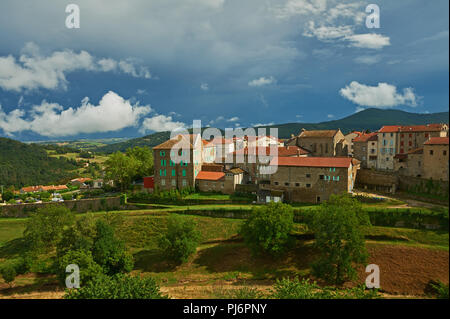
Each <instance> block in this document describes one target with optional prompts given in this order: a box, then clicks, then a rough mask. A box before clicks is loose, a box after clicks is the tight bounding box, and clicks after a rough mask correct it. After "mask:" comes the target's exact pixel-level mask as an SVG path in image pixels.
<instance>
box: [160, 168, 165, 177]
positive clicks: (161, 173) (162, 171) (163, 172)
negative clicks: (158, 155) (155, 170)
mask: <svg viewBox="0 0 450 319" xmlns="http://www.w3.org/2000/svg"><path fill="white" fill-rule="evenodd" d="M166 173H167V172H166V170H165V169H160V170H159V176H166Z"/></svg>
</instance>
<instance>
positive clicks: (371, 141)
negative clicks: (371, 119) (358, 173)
mask: <svg viewBox="0 0 450 319" xmlns="http://www.w3.org/2000/svg"><path fill="white" fill-rule="evenodd" d="M377 155H378V134H377V133H376V132H374V133H364V134H361V135H360V136H358V137H356V138H355V139H354V140H353V158H356V159H357V160H359V161H360V162H361V167H363V168H376V167H377Z"/></svg>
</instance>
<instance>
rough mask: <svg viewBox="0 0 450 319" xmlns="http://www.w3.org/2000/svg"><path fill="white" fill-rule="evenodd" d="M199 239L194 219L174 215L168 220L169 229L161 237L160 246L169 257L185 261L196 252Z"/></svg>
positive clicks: (177, 260)
mask: <svg viewBox="0 0 450 319" xmlns="http://www.w3.org/2000/svg"><path fill="white" fill-rule="evenodd" d="M199 241H200V233H199V232H198V231H197V230H196V225H195V222H194V221H193V220H190V219H183V218H181V217H180V216H175V215H172V216H170V217H169V218H168V220H167V231H166V232H165V233H164V234H163V235H162V236H161V237H160V238H159V247H160V248H161V249H162V250H163V251H164V253H165V255H166V257H167V258H168V259H170V260H172V261H174V262H178V263H183V262H186V261H187V260H188V258H189V257H190V256H191V255H193V254H194V253H195V251H196V250H197V246H198V244H199Z"/></svg>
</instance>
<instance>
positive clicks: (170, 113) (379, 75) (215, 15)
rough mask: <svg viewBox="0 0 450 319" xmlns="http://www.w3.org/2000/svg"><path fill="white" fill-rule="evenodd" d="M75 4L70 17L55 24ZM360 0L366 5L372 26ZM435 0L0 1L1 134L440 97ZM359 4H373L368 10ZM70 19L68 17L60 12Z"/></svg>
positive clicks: (116, 128) (442, 107)
mask: <svg viewBox="0 0 450 319" xmlns="http://www.w3.org/2000/svg"><path fill="white" fill-rule="evenodd" d="M70 3H73V4H76V5H77V6H78V8H79V10H80V15H79V17H80V19H79V28H68V27H67V25H66V20H67V18H68V16H70V14H71V13H72V11H70V12H66V6H67V5H68V4H70ZM369 4H376V5H377V6H378V8H379V28H368V27H367V25H366V20H368V19H369V20H370V21H372V22H373V21H375V20H373V19H372V18H373V13H374V12H373V11H371V10H369V12H366V7H367V6H368V5H369ZM448 6H449V2H448V1H447V0H434V1H431V2H430V1H425V0H401V1H388V0H379V1H375V0H371V1H353V0H350V1H335V0H129V1H120V0H107V1H106V0H98V1H88V0H73V1H70V2H69V1H52V0H35V1H27V0H2V1H1V2H0V136H4V137H10V138H14V139H19V140H50V139H52V140H55V139H65V140H70V139H78V138H107V137H136V136H143V135H147V134H151V133H153V132H160V131H166V130H173V129H176V128H179V127H190V126H192V121H193V120H201V121H202V125H203V126H208V125H209V126H212V127H218V128H226V127H227V128H228V127H233V128H235V127H248V126H257V125H268V124H279V123H291V122H307V123H311V122H322V121H327V120H333V119H338V118H342V117H345V116H348V115H351V114H353V113H355V112H358V111H361V110H363V109H367V108H371V107H375V108H380V109H399V110H405V111H409V112H416V113H433V112H443V111H448V108H449V103H448V102H449V91H448V87H449V59H448V56H449V13H448V12H449V8H448ZM371 14H372V15H371ZM69 18H70V19H69V22H73V21H74V20H73V19H72V16H70V17H69Z"/></svg>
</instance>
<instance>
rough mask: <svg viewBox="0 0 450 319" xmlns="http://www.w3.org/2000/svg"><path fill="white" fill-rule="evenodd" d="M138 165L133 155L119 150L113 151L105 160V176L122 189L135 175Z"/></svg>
mask: <svg viewBox="0 0 450 319" xmlns="http://www.w3.org/2000/svg"><path fill="white" fill-rule="evenodd" d="M138 165H139V162H138V161H137V160H136V159H135V158H134V157H129V156H126V155H125V154H123V153H120V152H116V153H113V154H111V155H110V156H109V157H108V159H107V160H106V161H105V171H106V176H107V178H109V179H111V180H113V181H114V182H115V183H116V185H118V186H119V187H120V189H121V190H122V191H124V190H126V189H127V188H128V187H129V185H130V183H131V181H132V179H133V177H134V176H135V175H136V172H137V169H138Z"/></svg>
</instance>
